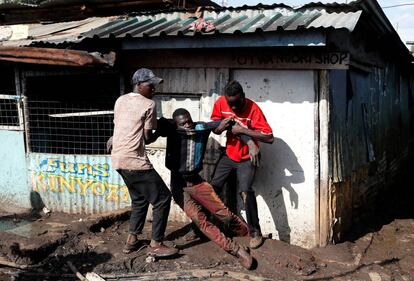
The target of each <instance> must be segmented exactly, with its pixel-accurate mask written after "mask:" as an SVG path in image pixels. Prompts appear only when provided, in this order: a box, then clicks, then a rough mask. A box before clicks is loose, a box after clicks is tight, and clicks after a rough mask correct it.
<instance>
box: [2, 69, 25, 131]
mask: <svg viewBox="0 0 414 281" xmlns="http://www.w3.org/2000/svg"><path fill="white" fill-rule="evenodd" d="M0 76H1V77H2V79H1V83H0V130H22V129H23V119H22V113H21V98H20V97H19V96H17V95H16V87H15V79H14V69H13V68H12V67H10V66H9V67H8V66H4V65H2V67H1V68H0Z"/></svg>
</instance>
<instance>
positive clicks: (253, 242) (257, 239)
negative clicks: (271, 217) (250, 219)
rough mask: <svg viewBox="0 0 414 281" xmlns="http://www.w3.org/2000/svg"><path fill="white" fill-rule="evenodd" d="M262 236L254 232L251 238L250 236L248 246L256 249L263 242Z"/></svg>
mask: <svg viewBox="0 0 414 281" xmlns="http://www.w3.org/2000/svg"><path fill="white" fill-rule="evenodd" d="M263 241H264V240H263V236H262V235H261V234H255V235H253V237H252V238H250V243H249V247H250V248H251V249H257V248H259V247H260V246H262V244H263Z"/></svg>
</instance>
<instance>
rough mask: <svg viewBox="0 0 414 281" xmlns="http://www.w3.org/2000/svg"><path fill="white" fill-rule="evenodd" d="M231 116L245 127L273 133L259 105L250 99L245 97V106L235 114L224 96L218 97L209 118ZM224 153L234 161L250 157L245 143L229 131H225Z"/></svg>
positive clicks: (215, 118)
mask: <svg viewBox="0 0 414 281" xmlns="http://www.w3.org/2000/svg"><path fill="white" fill-rule="evenodd" d="M231 116H233V117H234V120H235V121H236V122H237V123H239V124H240V125H241V126H243V127H245V128H248V129H251V130H254V131H258V132H261V133H262V134H269V135H270V134H272V133H273V132H272V128H270V126H269V123H267V121H266V117H265V116H264V114H263V112H262V110H261V109H260V107H259V106H258V105H257V104H256V103H255V102H254V101H252V100H250V99H247V98H246V107H245V109H244V110H243V112H241V113H238V114H236V113H234V112H233V110H231V108H230V107H229V105H228V104H227V101H226V98H225V97H224V96H222V97H220V98H219V99H218V100H217V101H216V103H215V104H214V107H213V112H212V113H211V117H210V118H211V120H215V121H216V120H222V119H224V118H227V117H231ZM226 153H227V156H228V157H229V158H230V159H232V160H233V161H236V162H240V161H242V160H247V159H249V158H250V156H249V148H248V146H247V144H245V143H244V142H242V141H241V140H240V138H239V137H238V136H236V135H234V134H232V133H231V132H230V131H228V133H227V143H226Z"/></svg>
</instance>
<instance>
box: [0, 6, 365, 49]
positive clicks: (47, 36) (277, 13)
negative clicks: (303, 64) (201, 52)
mask: <svg viewBox="0 0 414 281" xmlns="http://www.w3.org/2000/svg"><path fill="white" fill-rule="evenodd" d="M203 16H204V19H205V20H206V21H212V22H213V23H214V25H215V30H214V32H204V31H201V32H200V31H194V30H190V29H189V28H190V25H191V23H192V22H193V21H194V20H195V19H196V18H197V17H195V16H193V17H192V16H191V15H189V14H188V13H187V12H183V11H176V12H169V13H154V14H140V15H137V16H129V17H105V18H96V17H95V18H88V19H85V20H80V21H72V22H62V23H52V24H29V25H12V26H3V27H2V28H3V29H10V31H11V32H12V33H13V32H14V33H15V34H17V33H18V34H19V36H18V37H16V36H14V37H10V38H5V39H3V41H2V42H1V44H2V45H5V46H25V45H30V44H32V43H34V42H48V43H55V44H60V43H63V42H79V41H81V40H83V39H85V38H93V37H95V38H96V37H98V38H108V37H116V38H124V37H125V36H129V37H159V36H165V35H168V36H183V35H185V36H194V35H204V36H210V35H214V34H238V33H242V34H244V33H254V32H273V31H281V30H298V29H309V28H322V29H324V28H335V29H338V28H346V29H348V30H349V31H352V30H353V29H354V28H355V26H356V24H357V22H358V21H359V19H360V16H361V11H356V12H339V13H337V12H327V11H325V10H318V9H311V8H309V9H307V10H300V11H299V10H295V9H292V8H286V7H285V6H281V7H272V6H270V7H267V8H259V7H256V8H255V7H252V8H248V9H241V10H236V9H217V10H207V11H205V12H204V15H203ZM3 32H5V31H3ZM16 32H17V33H16Z"/></svg>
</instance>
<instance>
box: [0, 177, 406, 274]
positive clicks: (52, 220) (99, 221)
mask: <svg viewBox="0 0 414 281" xmlns="http://www.w3.org/2000/svg"><path fill="white" fill-rule="evenodd" d="M395 191H396V190H392V192H390V194H386V195H385V196H384V198H383V200H382V201H380V202H379V203H378V206H379V208H378V209H377V213H376V216H374V217H370V218H367V219H361V220H360V221H358V223H357V224H355V225H354V226H353V229H352V231H351V232H350V233H349V235H348V236H347V238H346V239H347V242H344V243H341V244H337V245H330V246H328V247H326V248H319V249H313V250H306V249H301V248H299V247H295V246H292V245H288V244H286V243H284V242H281V241H277V240H271V239H267V240H266V241H265V243H264V245H263V246H262V247H261V248H259V249H258V250H253V251H252V254H253V256H254V257H255V258H256V260H257V264H256V266H255V268H254V269H253V270H251V271H247V270H245V269H244V268H242V267H241V266H240V265H239V264H238V262H237V259H235V258H234V257H233V256H231V255H229V254H227V253H225V252H224V251H222V250H221V249H220V248H218V247H217V246H216V245H215V244H214V243H212V242H209V241H207V240H205V239H199V240H196V241H193V242H191V243H185V242H184V241H183V239H182V238H181V237H182V235H183V234H184V233H186V230H187V229H188V226H186V225H184V224H178V223H169V225H168V229H167V234H168V236H167V238H168V239H169V240H171V241H174V243H175V244H177V247H179V248H180V249H181V251H180V254H179V256H177V257H176V258H173V259H164V260H163V259H160V260H155V261H152V260H149V259H148V256H147V255H146V247H145V245H146V243H148V242H149V236H148V234H149V233H150V226H151V224H150V223H147V224H146V228H145V230H144V232H143V233H144V234H143V235H142V236H141V237H140V239H142V240H143V242H144V243H143V247H142V249H141V250H139V251H137V252H134V253H131V254H123V253H122V246H123V244H124V241H125V240H126V236H127V230H128V218H129V213H128V211H125V210H121V211H117V212H116V213H111V214H107V215H99V216H85V215H83V216H82V215H67V214H62V213H50V214H48V215H46V214H44V213H42V212H40V213H38V214H34V213H32V214H10V213H4V212H3V213H2V212H0V280H79V279H78V278H77V277H76V275H75V274H74V273H73V271H72V270H71V269H70V267H69V265H68V262H71V263H72V264H73V265H74V267H75V268H76V269H77V270H78V271H79V272H80V273H81V274H83V275H86V274H87V273H88V272H95V273H97V274H99V275H100V276H101V277H103V278H104V279H105V280H344V281H345V280H369V281H381V280H384V281H388V280H397V281H398V280H401V281H408V280H414V204H413V198H414V197H413V194H414V192H413V188H412V184H411V183H407V184H406V185H404V186H403V187H402V188H401V187H400V189H399V190H398V192H395ZM237 240H238V241H239V242H240V243H243V244H247V243H248V241H247V240H245V239H239V238H237Z"/></svg>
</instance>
